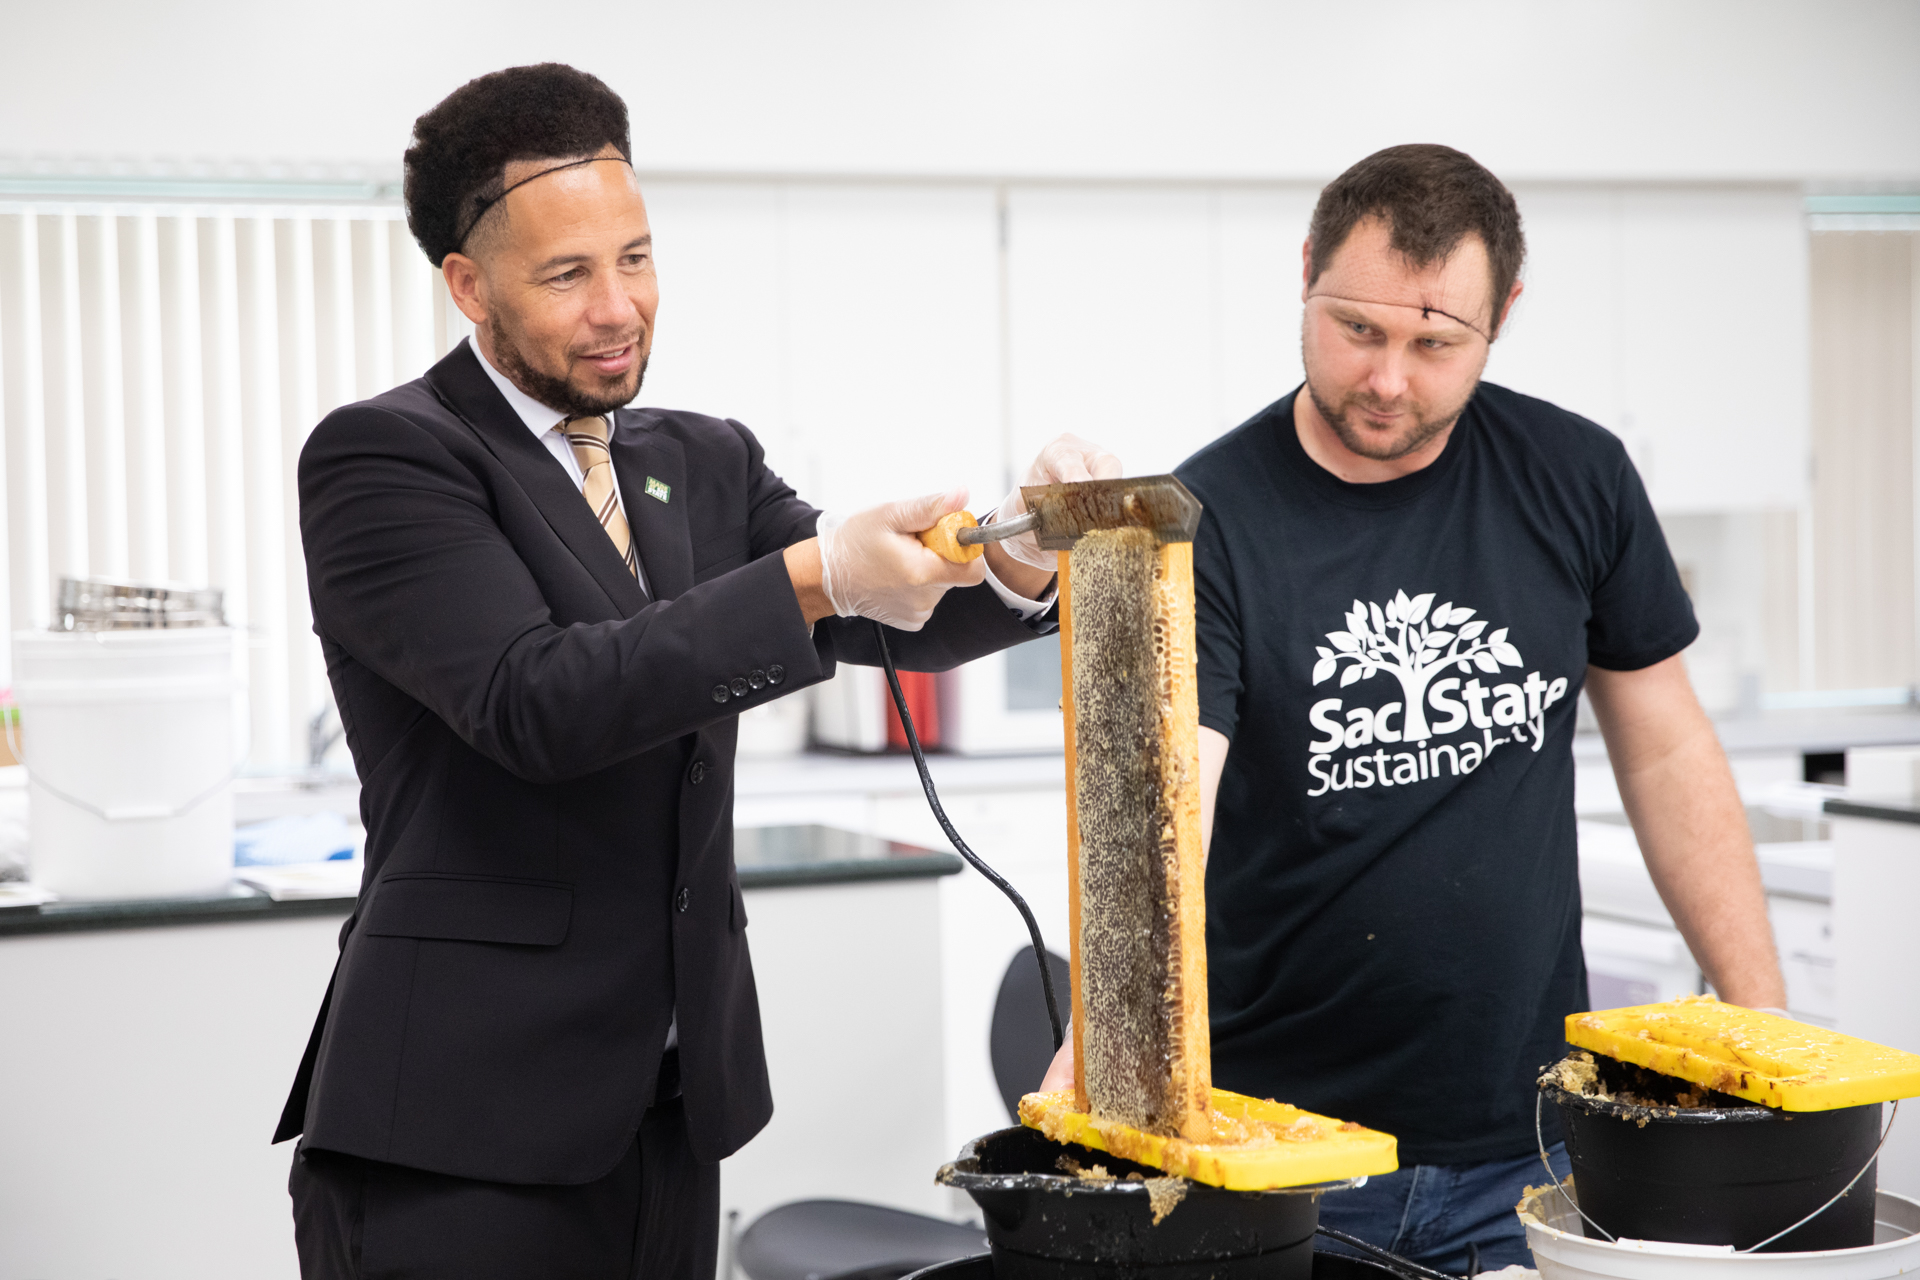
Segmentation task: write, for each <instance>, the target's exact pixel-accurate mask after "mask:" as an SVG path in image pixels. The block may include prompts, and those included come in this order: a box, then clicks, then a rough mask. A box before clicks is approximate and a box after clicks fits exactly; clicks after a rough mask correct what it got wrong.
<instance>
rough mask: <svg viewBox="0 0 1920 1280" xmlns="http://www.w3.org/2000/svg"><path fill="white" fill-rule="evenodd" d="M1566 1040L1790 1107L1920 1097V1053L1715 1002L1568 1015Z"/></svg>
mask: <svg viewBox="0 0 1920 1280" xmlns="http://www.w3.org/2000/svg"><path fill="white" fill-rule="evenodd" d="M1567 1043H1569V1044H1572V1045H1574V1046H1576V1047H1578V1048H1581V1049H1590V1050H1592V1051H1593V1052H1595V1053H1604V1054H1605V1055H1607V1056H1608V1057H1609V1058H1617V1059H1618V1060H1620V1061H1621V1062H1631V1063H1633V1064H1634V1065H1635V1066H1640V1067H1646V1068H1648V1069H1649V1070H1652V1071H1658V1072H1660V1073H1661V1074H1662V1075H1668V1076H1674V1077H1676V1078H1678V1079H1681V1080H1686V1081H1689V1082H1691V1083H1693V1084H1701V1085H1705V1086H1707V1087H1708V1088H1709V1089H1718V1090H1719V1091H1720V1092H1721V1093H1730V1094H1732V1095H1733V1096H1734V1097H1736V1098H1745V1099H1746V1100H1747V1101H1749V1102H1758V1103H1762V1104H1764V1105H1766V1106H1769V1107H1778V1108H1779V1109H1780V1110H1782V1111H1834V1110H1837V1109H1839V1108H1840V1107H1857V1106H1861V1105H1864V1104H1866V1103H1870V1102H1892V1101H1894V1100H1895V1099H1897V1098H1911V1097H1914V1096H1915V1095H1920V1054H1913V1053H1906V1052H1903V1051H1901V1050H1899V1049H1889V1048H1887V1047H1886V1046H1885V1045H1878V1044H1874V1043H1873V1042H1872V1041H1870V1040H1861V1039H1858V1038H1857V1037H1854V1036H1845V1035H1841V1034H1840V1033H1839V1032H1838V1031H1829V1030H1827V1029H1826V1028H1825V1027H1813V1026H1808V1025H1807V1024H1806V1023H1804V1022H1795V1021H1793V1020H1792V1019H1791V1018H1782V1017H1779V1016H1777V1015H1775V1014H1771V1013H1760V1012H1757V1011H1756V1010H1753V1009H1743V1008H1741V1007H1740V1006H1738V1005H1731V1004H1722V1003H1720V1002H1719V1001H1718V1000H1716V999H1714V998H1713V997H1712V996H1687V997H1683V998H1682V999H1679V1000H1670V1001H1668V1002H1666V1003H1665V1004H1643V1005H1635V1006H1633V1007H1632V1008H1628V1009H1608V1010H1603V1011H1600V1012H1596V1013H1574V1014H1569V1015H1568V1016H1567Z"/></svg>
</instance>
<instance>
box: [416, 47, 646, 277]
mask: <svg viewBox="0 0 1920 1280" xmlns="http://www.w3.org/2000/svg"><path fill="white" fill-rule="evenodd" d="M608 143H612V144H613V145H614V146H616V147H618V148H619V149H620V154H621V155H623V156H626V157H627V158H628V159H629V160H631V159H632V158H633V143H632V135H631V132H630V130H629V127H628V124H627V104H626V103H625V102H624V101H622V100H621V97H620V95H619V94H617V93H615V92H614V91H613V90H611V89H609V88H607V86H606V85H605V83H603V82H602V81H601V80H600V79H599V78H598V77H597V76H591V75H588V74H587V73H586V72H584V71H580V70H577V69H575V68H573V67H569V66H567V65H566V64H565V63H561V62H542V63H539V64H537V65H535V66H530V67H508V68H507V69H506V70H505V71H495V72H492V73H490V74H488V75H484V76H481V77H479V78H478V79H475V80H469V81H467V83H465V84H463V85H461V86H460V87H459V88H458V89H455V90H454V91H453V92H452V93H450V94H448V95H447V96H446V97H445V98H443V99H441V101H440V104H439V105H438V106H436V107H434V108H433V110H431V111H429V112H427V113H426V114H425V115H423V116H421V117H420V118H419V119H418V120H415V121H414V122H413V145H412V146H410V147H408V148H407V154H406V201H407V226H408V228H409V229H411V230H412V232H413V238H414V239H415V240H417V241H419V242H420V247H421V249H423V250H425V251H426V255H427V260H428V261H429V262H431V263H433V265H434V266H436V267H437V266H439V265H440V264H441V262H443V261H444V260H445V259H446V256H447V255H448V254H450V253H454V252H456V251H458V250H459V248H460V244H461V241H462V240H463V239H464V238H465V237H466V236H467V235H469V234H471V233H472V231H473V226H472V224H473V223H476V222H478V221H479V215H480V212H481V211H482V210H483V209H485V208H486V207H487V206H488V205H489V204H491V203H492V202H493V201H495V200H498V199H499V198H500V194H501V192H502V191H503V190H505V185H506V184H505V173H506V167H507V165H508V164H510V163H511V162H513V161H515V160H560V159H570V158H572V157H575V156H590V155H592V154H593V153H594V152H596V151H599V150H601V149H602V148H603V147H605V146H606V145H607V144H608Z"/></svg>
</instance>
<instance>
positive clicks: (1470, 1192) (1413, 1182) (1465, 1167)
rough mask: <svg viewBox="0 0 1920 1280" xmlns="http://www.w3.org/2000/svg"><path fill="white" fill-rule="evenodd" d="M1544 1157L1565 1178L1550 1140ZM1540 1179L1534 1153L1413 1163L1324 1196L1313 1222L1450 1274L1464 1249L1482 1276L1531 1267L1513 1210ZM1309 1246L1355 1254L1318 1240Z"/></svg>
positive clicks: (1461, 1266)
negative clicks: (1473, 1254)
mask: <svg viewBox="0 0 1920 1280" xmlns="http://www.w3.org/2000/svg"><path fill="white" fill-rule="evenodd" d="M1547 1155H1548V1157H1549V1158H1550V1159H1551V1160H1552V1161H1553V1171H1554V1173H1555V1174H1556V1175H1557V1176H1558V1177H1559V1178H1560V1179H1561V1180H1562V1181H1565V1180H1566V1178H1567V1177H1568V1176H1569V1174H1570V1173H1571V1172H1572V1170H1571V1169H1570V1168H1569V1166H1568V1164H1567V1148H1566V1145H1565V1144H1564V1143H1555V1144H1554V1145H1553V1146H1551V1147H1549V1148H1547ZM1546 1180H1547V1171H1546V1170H1545V1169H1543V1168H1541V1167H1540V1156H1539V1153H1538V1152H1535V1153H1534V1154H1532V1155H1525V1156H1516V1157H1514V1158H1513V1159H1511V1160H1489V1161H1487V1162H1486V1163H1484V1164H1422V1165H1414V1166H1413V1167H1411V1168H1404V1167H1403V1168H1401V1169H1398V1170H1396V1171H1395V1172H1393V1173H1386V1174H1381V1175H1379V1176H1377V1177H1372V1178H1369V1179H1367V1185H1366V1186H1364V1187H1361V1188H1359V1189H1358V1190H1356V1191H1330V1192H1328V1193H1327V1194H1326V1195H1325V1196H1322V1197H1321V1199H1320V1221H1321V1223H1322V1225H1324V1226H1329V1227H1332V1228H1334V1229H1335V1230H1336V1231H1344V1232H1346V1233H1347V1234H1348V1235H1350V1236H1358V1237H1359V1238H1360V1239H1362V1240H1365V1241H1366V1242H1367V1243H1368V1244H1374V1245H1379V1246H1380V1247H1381V1248H1383V1249H1391V1250H1392V1251H1393V1252H1395V1253H1397V1254H1399V1255H1400V1256H1401V1257H1403V1258H1411V1259H1412V1260H1413V1261H1415V1262H1418V1263H1420V1264H1421V1265H1422V1266H1427V1267H1432V1268H1433V1269H1434V1270H1436V1271H1445V1272H1447V1273H1448V1274H1450V1275H1465V1274H1466V1271H1467V1266H1468V1260H1469V1252H1468V1248H1467V1246H1468V1245H1473V1246H1476V1247H1477V1248H1478V1250H1479V1258H1480V1270H1482V1271H1498V1270H1499V1269H1500V1268H1502V1267H1506V1266H1512V1265H1514V1264H1515V1263H1518V1264H1519V1265H1520V1266H1523V1267H1531V1266H1533V1265H1534V1264H1533V1254H1532V1253H1531V1252H1529V1251H1528V1249H1527V1232H1526V1228H1525V1227H1523V1226H1522V1225H1521V1224H1520V1219H1519V1217H1518V1216H1517V1215H1516V1214H1515V1213H1514V1211H1513V1207H1514V1206H1515V1205H1517V1204H1519V1203H1520V1197H1521V1195H1522V1194H1523V1193H1524V1192H1525V1191H1526V1189H1527V1187H1528V1186H1537V1185H1539V1184H1540V1183H1543V1182H1545V1181H1546ZM1314 1247H1315V1248H1316V1249H1321V1250H1326V1251H1331V1252H1335V1253H1352V1252H1355V1251H1354V1250H1350V1249H1348V1248H1346V1247H1345V1246H1344V1245H1342V1244H1340V1243H1339V1242H1338V1241H1335V1240H1329V1239H1327V1238H1326V1237H1325V1236H1322V1237H1320V1238H1319V1239H1318V1240H1317V1241H1315V1242H1314Z"/></svg>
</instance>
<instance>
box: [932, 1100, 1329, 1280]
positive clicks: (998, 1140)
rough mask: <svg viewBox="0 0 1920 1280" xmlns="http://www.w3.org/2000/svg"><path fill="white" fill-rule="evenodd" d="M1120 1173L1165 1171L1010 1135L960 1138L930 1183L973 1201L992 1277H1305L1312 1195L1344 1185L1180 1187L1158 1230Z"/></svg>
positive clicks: (1139, 1191)
mask: <svg viewBox="0 0 1920 1280" xmlns="http://www.w3.org/2000/svg"><path fill="white" fill-rule="evenodd" d="M1062 1157H1065V1158H1066V1159H1067V1160H1069V1161H1071V1162H1073V1163H1074V1164H1077V1165H1079V1166H1084V1167H1087V1168H1091V1167H1092V1166H1094V1165H1100V1166H1102V1167H1104V1168H1105V1169H1106V1171H1107V1172H1108V1173H1109V1174H1111V1175H1113V1180H1112V1181H1102V1182H1090V1181H1087V1180H1085V1179H1082V1178H1078V1177H1075V1176H1073V1175H1072V1174H1070V1173H1068V1172H1064V1171H1063V1166H1062V1164H1061V1160H1062ZM1129 1174H1137V1175H1139V1176H1140V1177H1141V1178H1159V1177H1163V1176H1164V1175H1163V1174H1162V1173H1161V1171H1160V1170H1158V1169H1151V1168H1148V1167H1146V1166H1145V1165H1139V1164H1135V1163H1133V1162H1132V1161H1130V1160H1121V1159H1118V1158H1116V1157H1114V1156H1110V1155H1107V1154H1105V1153H1104V1152H1099V1151H1091V1150H1089V1149H1087V1148H1085V1147H1079V1146H1067V1145H1063V1144H1061V1143H1057V1142H1053V1141H1050V1140H1048V1139H1047V1138H1045V1137H1044V1136H1042V1135H1041V1134H1040V1133H1038V1132H1036V1131H1035V1130H1032V1129H1027V1128H1016V1129H1002V1130H1000V1131H999V1132H997V1133H990V1134H987V1135H986V1136H985V1137H981V1138H976V1139H974V1140H973V1141H972V1142H970V1143H968V1144H967V1147H966V1149H965V1150H964V1151H962V1152H961V1153H960V1158H959V1159H958V1160H956V1161H954V1162H953V1163H952V1164H950V1165H947V1166H946V1167H944V1168H943V1169H941V1170H940V1175H939V1180H940V1181H941V1182H942V1183H944V1184H945V1185H947V1186H950V1187H958V1188H960V1189H961V1190H962V1191H965V1192H966V1193H967V1194H968V1195H970V1196H972V1197H973V1199H974V1203H976V1204H978V1205H979V1206H980V1212H981V1214H982V1216H983V1217H984V1218H985V1219H986V1227H987V1243H988V1245H989V1246H990V1247H991V1249H992V1251H993V1252H992V1257H993V1271H992V1273H991V1274H992V1275H993V1277H994V1278H995V1280H1093V1278H1094V1277H1099V1280H1118V1278H1120V1277H1134V1276H1138V1277H1142V1278H1143V1280H1146V1278H1151V1280H1311V1278H1312V1275H1313V1267H1314V1254H1313V1238H1314V1237H1313V1233H1314V1228H1315V1227H1317V1226H1318V1225H1319V1224H1320V1196H1321V1195H1323V1194H1324V1193H1326V1192H1327V1191H1329V1190H1334V1189H1341V1188H1345V1187H1347V1186H1349V1185H1351V1184H1350V1183H1344V1182H1341V1183H1331V1184H1324V1185H1321V1186H1317V1187H1290V1188H1286V1189H1283V1190H1279V1191H1226V1190H1223V1189H1221V1188H1219V1187H1210V1186H1206V1185H1205V1184H1203V1183H1198V1182H1189V1183H1188V1184H1187V1186H1186V1194H1185V1196H1184V1198H1183V1199H1181V1200H1180V1202H1179V1203H1178V1204H1177V1205H1175V1206H1174V1207H1173V1209H1172V1211H1171V1212H1169V1213H1167V1214H1166V1215H1165V1216H1164V1217H1163V1218H1162V1219H1161V1221H1160V1222H1159V1223H1158V1224H1156V1223H1155V1222H1154V1221H1153V1210H1152V1205H1151V1200H1150V1196H1149V1194H1148V1188H1147V1186H1146V1184H1145V1183H1144V1182H1143V1181H1128V1180H1127V1177H1128V1175H1129ZM1343 1261H1345V1260H1344V1259H1343ZM954 1265H957V1264H954ZM940 1274H945V1273H940ZM982 1274H983V1275H984V1274H985V1273H982Z"/></svg>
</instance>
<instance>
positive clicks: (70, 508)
mask: <svg viewBox="0 0 1920 1280" xmlns="http://www.w3.org/2000/svg"><path fill="white" fill-rule="evenodd" d="M47 221H48V222H50V223H51V224H52V226H51V227H50V228H48V229H49V230H50V231H51V232H52V235H51V236H50V237H49V238H48V239H46V240H43V241H42V243H41V251H42V255H43V269H44V268H45V267H51V270H50V271H46V275H48V276H51V277H52V285H53V287H52V288H51V289H48V290H43V291H42V293H41V301H42V303H43V304H45V305H46V306H47V308H48V310H49V313H50V314H49V315H48V316H47V319H46V321H45V329H46V332H47V333H48V334H49V335H51V336H53V337H54V344H55V349H54V351H53V353H52V357H53V359H54V361H55V362H56V364H57V374H56V376H55V377H54V378H52V379H51V387H50V388H49V389H51V390H55V391H56V395H54V396H50V397H48V399H49V404H48V406H47V408H48V413H47V429H48V444H49V445H50V446H51V447H50V448H49V450H48V461H49V462H50V464H51V465H50V467H49V468H48V470H49V471H50V473H51V474H50V476H49V480H50V481H51V486H52V487H51V491H50V496H51V505H52V507H53V513H52V516H53V518H52V535H53V536H52V539H51V543H52V545H51V546H50V547H49V548H48V558H49V560H50V562H51V564H52V566H53V573H54V574H55V575H56V576H57V575H61V574H66V575H71V576H74V577H84V576H86V574H87V571H88V556H87V550H88V548H87V436H86V419H85V418H84V417H83V413H84V409H83V405H84V404H85V396H84V394H83V391H82V382H81V371H80V228H79V218H78V217H77V216H76V215H75V214H73V213H63V214H59V215H56V216H55V217H52V218H49V219H48V220H47ZM49 259H50V261H49ZM49 604H51V602H49Z"/></svg>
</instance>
